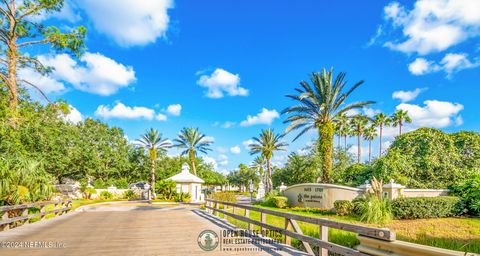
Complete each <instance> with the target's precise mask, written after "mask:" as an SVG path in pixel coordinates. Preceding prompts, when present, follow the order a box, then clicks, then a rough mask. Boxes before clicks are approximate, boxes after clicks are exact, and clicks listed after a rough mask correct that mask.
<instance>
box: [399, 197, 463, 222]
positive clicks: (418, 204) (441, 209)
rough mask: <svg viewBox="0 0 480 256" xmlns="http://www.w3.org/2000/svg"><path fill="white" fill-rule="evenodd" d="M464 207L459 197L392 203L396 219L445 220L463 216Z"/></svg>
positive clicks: (405, 198)
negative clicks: (445, 218)
mask: <svg viewBox="0 0 480 256" xmlns="http://www.w3.org/2000/svg"><path fill="white" fill-rule="evenodd" d="M463 209H464V205H463V203H462V201H461V199H460V198H459V197H454V196H439V197H404V198H397V199H395V200H393V201H392V213H393V216H394V218H396V219H428V218H444V217H451V216H457V215H460V214H462V212H463Z"/></svg>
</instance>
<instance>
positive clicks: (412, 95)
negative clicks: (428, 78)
mask: <svg viewBox="0 0 480 256" xmlns="http://www.w3.org/2000/svg"><path fill="white" fill-rule="evenodd" d="M425 90H426V88H416V89H415V90H413V91H395V92H393V93H392V98H393V99H399V100H400V101H401V102H408V101H412V100H414V99H416V98H417V97H418V95H419V94H420V93H421V92H423V91H425Z"/></svg>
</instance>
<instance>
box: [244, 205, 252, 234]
mask: <svg viewBox="0 0 480 256" xmlns="http://www.w3.org/2000/svg"><path fill="white" fill-rule="evenodd" d="M245 217H247V218H250V210H249V209H245ZM248 230H250V231H252V230H253V224H252V223H250V222H249V223H248Z"/></svg>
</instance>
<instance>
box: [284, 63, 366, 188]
mask: <svg viewBox="0 0 480 256" xmlns="http://www.w3.org/2000/svg"><path fill="white" fill-rule="evenodd" d="M344 79H345V73H343V72H340V73H339V74H338V75H337V76H336V77H335V78H333V69H332V70H330V71H327V70H325V69H323V70H322V72H315V73H312V75H311V76H310V81H311V84H312V85H310V84H309V83H307V82H306V81H302V82H300V87H299V88H296V89H295V91H296V92H297V93H298V94H297V95H287V97H289V98H291V99H293V100H295V101H297V103H298V105H294V106H291V107H289V108H286V109H285V110H283V111H282V113H283V114H289V115H290V116H288V117H287V118H286V119H285V121H284V123H289V126H288V127H287V129H286V130H285V132H287V133H288V132H291V131H293V130H297V129H301V131H300V133H299V134H298V135H297V136H296V137H295V138H294V140H296V139H298V138H299V137H300V136H302V135H303V134H305V133H306V132H307V131H309V130H311V129H318V137H319V138H318V140H319V143H318V153H319V155H320V158H321V159H322V173H323V174H322V178H321V180H322V181H323V182H330V172H331V171H332V167H333V135H334V130H333V121H334V120H335V119H336V118H337V117H338V116H339V115H340V114H343V113H346V112H347V111H348V110H352V109H356V108H361V107H364V106H367V105H370V104H373V103H374V102H373V101H361V102H355V103H351V104H346V105H345V100H346V99H347V98H348V97H349V96H350V94H351V93H352V92H353V91H354V90H355V89H357V88H358V87H359V86H360V85H361V84H363V81H360V82H357V83H355V84H354V85H353V86H352V87H351V88H350V89H349V90H347V91H345V92H344V91H343V89H344V87H345V86H346V84H347V82H346V81H345V80H344Z"/></svg>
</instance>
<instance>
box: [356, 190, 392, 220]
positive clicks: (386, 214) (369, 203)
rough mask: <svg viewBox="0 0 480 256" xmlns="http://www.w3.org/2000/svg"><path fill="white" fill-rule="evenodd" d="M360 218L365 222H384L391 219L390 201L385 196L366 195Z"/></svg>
mask: <svg viewBox="0 0 480 256" xmlns="http://www.w3.org/2000/svg"><path fill="white" fill-rule="evenodd" d="M362 207H363V209H362V214H361V215H360V220H361V221H364V222H367V223H375V224H385V223H388V222H389V221H390V220H392V210H391V207H390V201H388V199H387V198H379V197H377V196H373V195H368V196H367V197H366V198H365V201H363V206H362Z"/></svg>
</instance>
